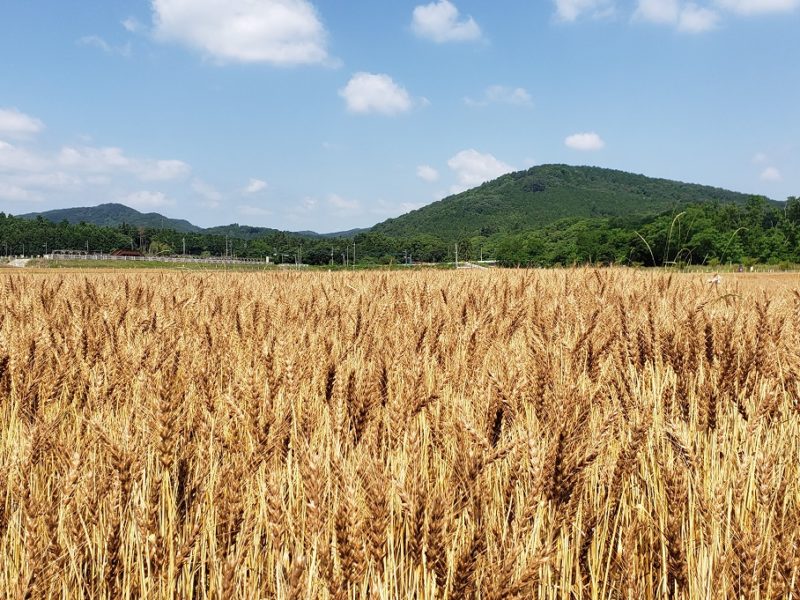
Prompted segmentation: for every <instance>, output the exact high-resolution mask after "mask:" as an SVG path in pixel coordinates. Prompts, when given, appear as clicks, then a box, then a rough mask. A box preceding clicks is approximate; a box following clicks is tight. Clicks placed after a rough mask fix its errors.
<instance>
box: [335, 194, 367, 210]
mask: <svg viewBox="0 0 800 600" xmlns="http://www.w3.org/2000/svg"><path fill="white" fill-rule="evenodd" d="M328 204H330V205H331V206H332V207H334V208H336V209H338V210H340V211H346V212H353V211H357V210H358V209H359V208H361V204H360V203H359V202H358V200H348V199H347V198H342V197H341V196H340V195H338V194H331V195H330V196H328Z"/></svg>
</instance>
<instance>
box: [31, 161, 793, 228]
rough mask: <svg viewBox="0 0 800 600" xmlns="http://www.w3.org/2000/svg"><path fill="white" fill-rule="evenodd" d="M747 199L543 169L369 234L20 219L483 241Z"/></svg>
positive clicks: (119, 216) (143, 218)
mask: <svg viewBox="0 0 800 600" xmlns="http://www.w3.org/2000/svg"><path fill="white" fill-rule="evenodd" d="M749 198H750V196H749V195H747V194H740V193H737V192H731V191H728V190H723V189H720V188H715V187H709V186H704V185H697V184H691V183H682V182H679V181H671V180H668V179H654V178H651V177H645V176H644V175H635V174H633V173H627V172H625V171H615V170H612V169H601V168H599V167H572V166H568V165H542V166H538V167H533V168H531V169H528V170H527V171H518V172H516V173H509V174H508V175H503V176H502V177H499V178H498V179H495V180H494V181H489V182H487V183H484V184H483V185H481V186H479V187H476V188H473V189H471V190H467V191H466V192H462V193H460V194H456V195H454V196H449V197H447V198H445V199H443V200H439V201H438V202H434V203H432V204H429V205H427V206H424V207H423V208H420V209H417V210H414V211H411V212H409V213H406V214H404V215H401V216H399V217H396V218H394V219H389V220H387V221H383V222H382V223H378V224H377V225H375V226H373V227H372V228H369V229H352V230H349V231H340V232H336V233H328V234H318V233H315V232H313V231H301V232H295V233H290V232H281V231H278V230H277V229H271V228H268V227H251V226H248V225H239V224H237V223H234V224H232V225H222V226H218V227H211V228H208V229H203V228H201V227H197V226H196V225H193V224H192V223H190V222H189V221H185V220H182V219H170V218H167V217H165V216H163V215H160V214H158V213H140V212H139V211H137V210H134V209H132V208H128V207H127V206H124V205H122V204H101V205H99V206H92V207H84V208H65V209H60V210H51V211H47V212H42V213H30V214H27V215H20V216H21V217H23V218H26V219H34V218H36V217H38V216H41V217H43V218H45V219H47V220H49V221H54V222H57V223H58V222H60V221H62V220H67V221H68V222H70V223H79V222H81V221H84V222H86V223H92V224H94V225H105V226H116V225H121V224H122V223H127V224H128V225H132V226H134V227H148V228H156V229H158V228H161V229H174V230H175V231H178V232H180V233H189V232H196V233H207V234H213V235H219V236H228V237H229V238H233V239H242V240H253V239H257V238H260V237H263V236H269V235H274V234H282V235H288V236H297V237H303V238H332V237H338V238H349V237H355V236H356V235H357V234H361V233H379V234H383V235H385V236H388V237H397V238H405V237H414V236H416V235H419V234H430V235H433V236H436V237H438V238H440V239H441V240H444V241H452V240H457V239H463V238H465V237H473V236H478V235H483V236H490V235H492V234H495V233H501V234H505V233H518V232H522V231H526V230H530V229H536V228H540V227H542V226H545V225H549V224H551V223H554V222H556V221H559V220H561V219H565V218H570V217H577V218H587V217H624V218H629V219H635V218H639V217H647V216H652V215H657V214H659V213H663V212H665V211H670V210H677V209H680V208H681V207H683V206H686V205H688V204H696V203H702V202H716V203H720V204H731V203H732V204H739V205H741V204H744V203H746V202H747V200H748V199H749ZM776 205H777V203H776ZM780 206H783V205H782V204H780Z"/></svg>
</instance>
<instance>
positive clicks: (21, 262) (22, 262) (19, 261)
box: [8, 258, 30, 267]
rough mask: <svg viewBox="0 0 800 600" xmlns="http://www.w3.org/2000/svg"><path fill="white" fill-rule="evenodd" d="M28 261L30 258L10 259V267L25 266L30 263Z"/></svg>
mask: <svg viewBox="0 0 800 600" xmlns="http://www.w3.org/2000/svg"><path fill="white" fill-rule="evenodd" d="M28 261H30V258H15V259H14V260H10V261H8V266H9V267H25V266H27V265H28Z"/></svg>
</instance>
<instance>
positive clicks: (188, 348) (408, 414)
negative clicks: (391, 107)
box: [0, 269, 800, 600]
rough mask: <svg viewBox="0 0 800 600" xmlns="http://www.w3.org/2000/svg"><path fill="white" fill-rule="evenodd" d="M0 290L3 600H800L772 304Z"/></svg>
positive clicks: (465, 291)
mask: <svg viewBox="0 0 800 600" xmlns="http://www.w3.org/2000/svg"><path fill="white" fill-rule="evenodd" d="M0 277H1V279H0V294H2V311H1V312H0V597H3V598H20V599H22V598H224V599H228V598H281V599H284V598H287V599H288V598H291V599H301V598H302V599H306V598H307V599H312V598H320V599H328V598H333V599H337V600H338V599H342V600H344V599H356V598H382V599H388V598H482V599H491V600H495V599H496V600H500V599H511V598H545V599H551V598H592V599H594V598H603V599H605V598H619V599H634V598H636V599H638V598H789V597H796V596H797V594H798V592H799V591H800V590H799V589H798V588H800V584H798V578H799V577H800V548H799V547H798V543H799V542H800V528H799V527H798V524H800V473H799V472H798V470H800V460H798V459H800V414H799V413H798V410H799V409H800V404H799V401H798V396H799V394H800V355H798V349H800V294H798V292H797V291H793V290H792V289H791V287H790V286H776V287H771V288H769V290H765V288H763V287H761V286H758V285H755V284H751V283H739V284H737V283H733V282H727V281H726V282H723V284H722V285H721V286H720V289H716V288H713V287H710V286H709V285H708V284H707V283H706V282H705V281H704V280H703V279H702V278H694V277H692V276H678V275H675V276H672V275H668V274H663V273H655V272H647V273H645V272H639V271H633V270H624V269H605V270H589V269H575V270H562V271H506V272H498V271H492V272H468V273H467V272H457V273H454V272H434V271H431V272H425V271H421V272H413V273H386V272H383V273H377V272H373V273H362V274H349V273H322V272H317V273H271V274H226V273H215V274H214V273H212V274H191V273H139V274H130V275H121V274H113V273H111V274H105V273H96V274H79V273H73V274H69V273H67V274H58V275H52V274H48V275H37V274H8V273H5V274H2V276H0Z"/></svg>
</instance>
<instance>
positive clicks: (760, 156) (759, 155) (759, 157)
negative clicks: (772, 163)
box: [753, 152, 769, 165]
mask: <svg viewBox="0 0 800 600" xmlns="http://www.w3.org/2000/svg"><path fill="white" fill-rule="evenodd" d="M765 162H769V156H767V155H766V154H764V153H763V152H756V153H755V154H754V155H753V164H754V165H763V164H764V163H765Z"/></svg>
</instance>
